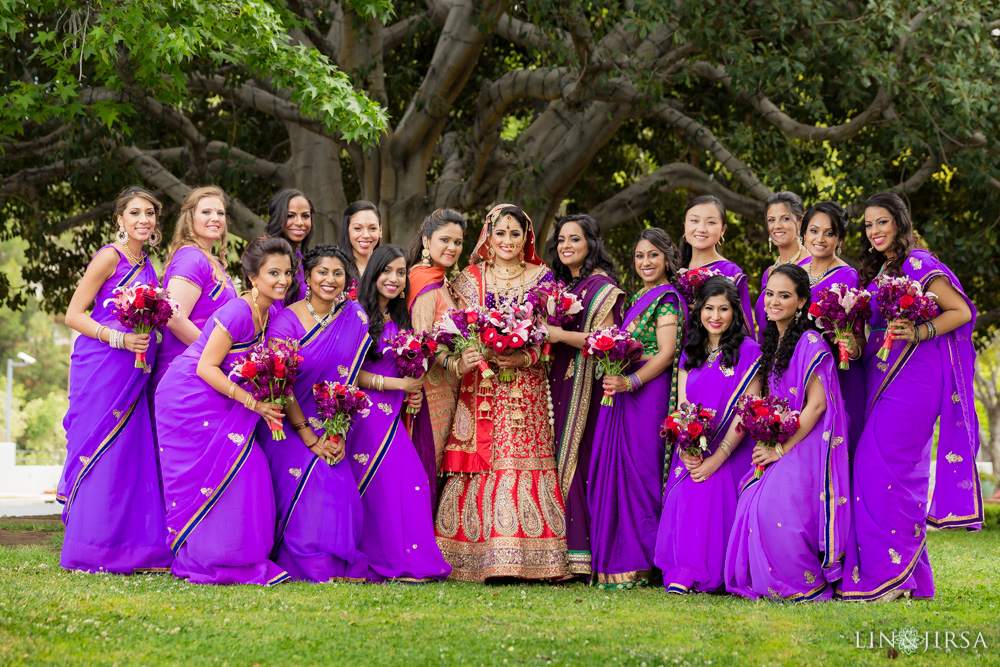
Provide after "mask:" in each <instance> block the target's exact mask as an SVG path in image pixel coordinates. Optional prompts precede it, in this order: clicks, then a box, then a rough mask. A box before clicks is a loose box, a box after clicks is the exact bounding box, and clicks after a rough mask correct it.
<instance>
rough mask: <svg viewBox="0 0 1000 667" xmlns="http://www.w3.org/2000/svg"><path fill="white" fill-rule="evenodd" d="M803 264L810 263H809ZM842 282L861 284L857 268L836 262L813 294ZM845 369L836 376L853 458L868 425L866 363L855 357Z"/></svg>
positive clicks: (850, 457) (850, 452)
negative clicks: (866, 422) (866, 417)
mask: <svg viewBox="0 0 1000 667" xmlns="http://www.w3.org/2000/svg"><path fill="white" fill-rule="evenodd" d="M804 266H808V265H807V264H806V265H804ZM837 283H841V284H843V285H847V286H848V287H857V286H858V272H857V271H856V270H855V269H854V268H852V267H850V266H837V267H834V268H832V269H830V270H829V271H827V272H826V273H824V274H823V277H822V278H820V281H819V282H818V283H816V284H815V285H813V286H812V295H813V298H814V299H815V298H816V295H817V294H819V293H820V292H821V291H823V290H824V289H826V288H827V287H832V286H833V285H835V284H837ZM850 365H851V367H850V368H848V369H847V370H846V371H844V370H840V369H839V368H838V369H837V379H838V380H839V381H840V394H841V396H843V397H844V407H846V408H847V416H848V425H847V431H848V438H847V455H848V458H849V460H851V461H853V460H854V450H855V449H857V446H858V441H859V440H861V432H862V431H864V429H865V364H864V362H863V361H862V360H861V359H858V360H857V361H852V362H851V363H850Z"/></svg>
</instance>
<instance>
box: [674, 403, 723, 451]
mask: <svg viewBox="0 0 1000 667" xmlns="http://www.w3.org/2000/svg"><path fill="white" fill-rule="evenodd" d="M714 430H715V410H709V409H707V408H705V407H703V406H702V404H701V403H682V404H681V406H680V408H678V409H677V410H674V411H673V412H671V413H670V415H669V416H668V417H667V419H666V420H665V421H664V422H663V425H662V426H661V427H660V437H661V438H664V439H665V440H666V441H667V442H669V443H671V444H673V445H674V447H679V448H680V449H681V451H683V452H684V453H685V454H687V455H688V456H701V455H702V454H704V453H705V452H707V451H708V441H709V440H710V439H711V438H712V433H713V431H714Z"/></svg>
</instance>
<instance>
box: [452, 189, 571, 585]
mask: <svg viewBox="0 0 1000 667" xmlns="http://www.w3.org/2000/svg"><path fill="white" fill-rule="evenodd" d="M501 208H502V206H501V207H497V208H495V209H494V210H493V211H491V212H490V215H489V216H487V225H484V227H483V230H484V231H483V235H482V236H480V240H479V244H478V245H477V248H476V251H475V252H474V254H476V255H479V256H480V257H485V255H486V250H487V247H486V243H485V240H486V239H487V238H488V237H487V229H489V227H490V225H491V224H492V223H494V222H496V218H497V217H499V212H500V210H501ZM525 252H526V254H525V261H526V262H527V263H530V264H535V265H538V266H540V267H541V268H540V270H539V271H537V272H536V273H535V275H534V276H533V277H531V278H530V279H528V280H527V281H526V283H525V284H524V285H517V286H514V287H512V288H510V289H504V288H500V287H498V286H496V285H492V284H491V285H486V280H485V276H484V272H483V270H482V267H483V265H482V264H474V265H472V266H470V267H469V268H467V269H466V270H465V271H463V272H462V273H461V275H460V276H459V277H458V278H456V279H455V280H454V281H453V283H452V288H453V291H454V292H455V295H456V297H457V298H458V301H459V303H458V305H459V307H460V308H464V307H468V306H474V305H481V306H487V307H498V306H500V305H503V304H506V303H511V301H515V302H520V301H521V300H522V299H523V298H524V293H525V292H526V291H527V290H528V289H530V288H531V287H533V286H534V285H536V284H538V283H539V282H544V281H546V280H552V273H551V271H549V270H548V268H547V267H545V266H544V264H543V263H542V262H541V260H539V259H538V257H537V256H536V255H535V253H534V237H533V234H532V233H531V229H530V226H529V229H528V233H527V241H526V243H525ZM532 359H533V360H537V359H538V351H537V350H535V351H533V352H532ZM549 401H550V399H549V394H548V381H547V375H546V370H545V367H544V366H543V365H539V364H535V365H532V366H530V367H528V368H518V369H517V370H516V371H515V378H514V380H512V381H509V382H501V381H499V379H498V377H496V376H494V377H493V378H483V377H482V374H481V373H480V372H479V371H478V370H476V369H474V370H472V371H470V372H469V373H467V374H466V375H465V376H464V377H463V378H462V381H461V385H460V390H459V392H458V403H457V406H456V410H455V422H454V426H453V428H452V431H451V435H450V437H449V439H448V444H447V446H446V448H445V453H444V460H443V469H444V472H445V474H447V475H449V478H448V481H447V483H446V485H445V487H444V491H443V492H442V493H441V498H440V503H439V505H438V512H437V520H436V522H435V526H434V532H435V535H436V536H437V541H438V546H440V547H441V552H442V553H443V554H444V557H445V559H446V560H447V561H448V563H449V564H450V565H451V567H452V573H451V577H452V578H453V579H459V580H463V581H480V582H481V581H484V580H485V579H488V578H490V577H519V578H522V579H550V578H561V577H564V576H566V575H567V564H566V514H565V509H564V507H563V499H562V492H561V491H560V489H559V480H558V473H557V472H556V461H555V449H554V445H553V437H552V429H551V426H550V424H549V420H548V411H549Z"/></svg>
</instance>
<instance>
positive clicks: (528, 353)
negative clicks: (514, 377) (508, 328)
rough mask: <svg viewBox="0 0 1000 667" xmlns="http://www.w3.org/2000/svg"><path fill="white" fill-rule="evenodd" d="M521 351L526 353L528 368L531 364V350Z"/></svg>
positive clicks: (525, 362)
mask: <svg viewBox="0 0 1000 667" xmlns="http://www.w3.org/2000/svg"><path fill="white" fill-rule="evenodd" d="M521 353H522V354H523V355H524V367H525V368H528V367H529V366H531V352H528V351H527V350H521Z"/></svg>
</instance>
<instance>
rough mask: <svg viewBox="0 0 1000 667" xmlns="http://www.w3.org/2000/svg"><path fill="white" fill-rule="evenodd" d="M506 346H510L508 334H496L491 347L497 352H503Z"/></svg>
mask: <svg viewBox="0 0 1000 667" xmlns="http://www.w3.org/2000/svg"><path fill="white" fill-rule="evenodd" d="M508 347H510V336H502V335H501V336H497V338H496V340H495V341H494V342H493V349H494V350H496V351H497V352H503V351H504V350H506V349H507V348H508Z"/></svg>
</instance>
